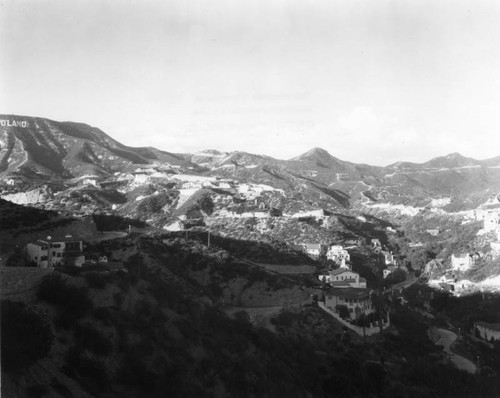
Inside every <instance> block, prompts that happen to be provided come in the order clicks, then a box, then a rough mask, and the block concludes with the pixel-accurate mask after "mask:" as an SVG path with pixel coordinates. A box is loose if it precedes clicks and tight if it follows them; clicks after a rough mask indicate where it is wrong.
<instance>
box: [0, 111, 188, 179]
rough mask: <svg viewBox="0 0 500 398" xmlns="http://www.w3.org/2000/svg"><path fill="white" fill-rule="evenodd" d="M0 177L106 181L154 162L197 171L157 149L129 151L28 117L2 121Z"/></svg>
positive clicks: (69, 126) (87, 131) (65, 125)
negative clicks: (91, 177) (101, 178)
mask: <svg viewBox="0 0 500 398" xmlns="http://www.w3.org/2000/svg"><path fill="white" fill-rule="evenodd" d="M0 119H2V120H5V121H8V123H3V124H5V125H1V126H0V173H2V174H4V175H7V174H10V173H20V174H22V175H26V176H34V175H45V176H49V177H59V178H61V177H62V178H70V177H75V176H82V175H86V174H92V175H106V174H110V173H113V172H116V171H125V170H128V169H130V168H131V167H133V166H135V167H137V165H140V164H148V163H153V162H161V163H169V164H173V165H180V166H185V167H189V166H191V167H192V166H194V165H192V164H190V163H189V162H186V161H185V160H184V159H182V157H180V156H177V155H174V154H171V153H168V152H164V151H159V150H157V149H154V148H131V147H127V146H125V145H123V144H121V143H119V142H117V141H116V140H114V139H112V138H111V137H109V136H108V135H107V134H105V133H104V132H102V131H101V130H99V129H98V128H95V127H91V126H89V125H87V124H83V123H73V122H56V121H53V120H49V119H44V118H38V117H27V116H11V115H0Z"/></svg>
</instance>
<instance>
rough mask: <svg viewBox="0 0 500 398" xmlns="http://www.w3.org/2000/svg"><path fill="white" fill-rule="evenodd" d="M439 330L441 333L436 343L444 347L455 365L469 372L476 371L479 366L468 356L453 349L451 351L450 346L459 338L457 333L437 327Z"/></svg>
mask: <svg viewBox="0 0 500 398" xmlns="http://www.w3.org/2000/svg"><path fill="white" fill-rule="evenodd" d="M437 332H438V333H439V339H438V340H437V341H436V342H435V344H439V345H442V346H443V347H444V351H445V352H446V353H447V354H448V355H449V357H450V359H451V361H452V362H453V363H454V364H455V366H456V367H457V368H458V369H461V370H465V371H467V372H469V373H476V371H477V367H476V365H475V364H474V362H472V361H469V360H468V359H467V358H464V357H462V356H460V355H457V354H454V353H453V351H451V349H450V346H451V344H452V343H453V342H454V341H455V340H456V339H457V335H456V334H455V333H453V332H452V331H451V330H447V329H437Z"/></svg>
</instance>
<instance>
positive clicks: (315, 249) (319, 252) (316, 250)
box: [293, 243, 327, 260]
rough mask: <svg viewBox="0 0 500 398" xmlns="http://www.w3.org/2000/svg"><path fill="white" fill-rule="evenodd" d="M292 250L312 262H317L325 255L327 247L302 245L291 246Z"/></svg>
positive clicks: (314, 244)
mask: <svg viewBox="0 0 500 398" xmlns="http://www.w3.org/2000/svg"><path fill="white" fill-rule="evenodd" d="M293 248H294V250H296V251H301V252H303V253H305V254H307V255H308V256H309V257H311V258H312V259H313V260H319V259H320V258H321V256H323V255H324V254H326V249H327V246H326V245H323V244H321V243H302V244H299V245H294V246H293Z"/></svg>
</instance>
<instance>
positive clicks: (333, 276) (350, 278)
mask: <svg viewBox="0 0 500 398" xmlns="http://www.w3.org/2000/svg"><path fill="white" fill-rule="evenodd" d="M335 282H345V283H348V284H349V286H350V287H352V288H356V289H364V288H366V279H365V278H361V277H360V276H359V274H358V273H357V272H353V271H350V270H348V269H345V268H339V269H336V270H333V271H331V272H330V283H331V284H333V283H335Z"/></svg>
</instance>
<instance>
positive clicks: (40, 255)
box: [26, 235, 85, 268]
mask: <svg viewBox="0 0 500 398" xmlns="http://www.w3.org/2000/svg"><path fill="white" fill-rule="evenodd" d="M26 255H27V258H28V261H30V262H34V263H35V264H36V265H37V266H38V267H42V268H46V267H49V266H50V267H52V266H55V265H59V264H64V265H74V266H77V267H81V266H82V265H83V263H84V262H85V256H84V255H83V241H82V240H81V239H79V238H76V237H73V236H71V235H66V236H64V237H53V238H51V237H50V236H49V237H47V239H45V240H38V241H36V242H33V243H28V244H27V245H26Z"/></svg>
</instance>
